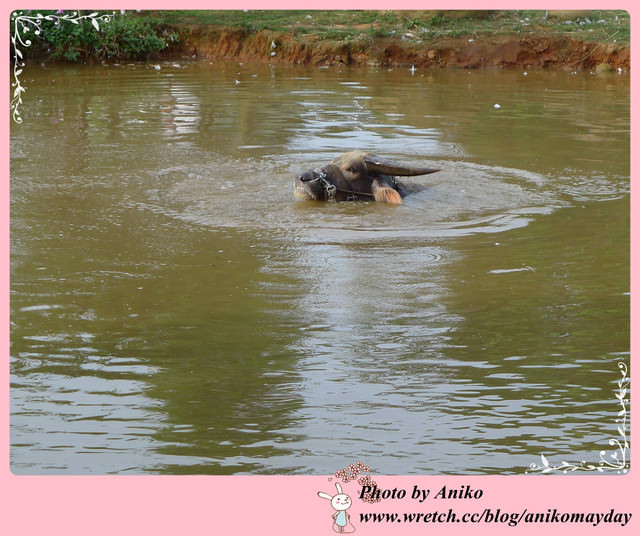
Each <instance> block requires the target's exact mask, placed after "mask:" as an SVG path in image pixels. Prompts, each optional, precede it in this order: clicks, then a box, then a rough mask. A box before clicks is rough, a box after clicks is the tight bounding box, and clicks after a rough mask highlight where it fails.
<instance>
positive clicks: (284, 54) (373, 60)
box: [178, 25, 631, 72]
mask: <svg viewBox="0 0 640 536" xmlns="http://www.w3.org/2000/svg"><path fill="white" fill-rule="evenodd" d="M180 34H181V47H180V50H179V51H178V52H179V53H181V54H184V55H190V56H195V57H197V58H202V59H213V60H236V61H242V62H252V61H259V62H265V63H275V64H277V63H286V64H309V65H339V64H346V65H377V66H409V65H415V66H416V67H453V68H456V67H457V68H465V69H473V68H499V67H517V68H526V69H536V68H555V69H571V70H580V69H585V70H596V69H597V70H598V71H599V72H605V71H607V70H616V69H618V68H619V69H622V70H629V69H630V66H631V51H630V46H629V45H628V44H616V43H612V42H610V43H607V42H588V41H581V40H578V39H575V38H572V37H569V36H563V35H549V34H544V33H530V34H526V35H524V34H523V35H500V36H491V37H489V36H486V37H482V36H480V37H474V38H470V37H468V36H465V37H458V38H440V39H437V40H431V41H429V40H426V39H415V38H414V36H413V35H411V34H410V33H408V34H406V35H402V36H399V37H369V36H367V37H363V38H356V39H353V40H349V41H345V40H340V41H331V40H327V39H321V38H319V37H317V36H314V35H313V34H308V35H304V36H295V35H294V34H288V33H279V32H273V31H266V30H263V31H259V32H250V31H248V30H244V29H234V28H219V27H211V26H192V25H190V26H184V27H182V28H180Z"/></svg>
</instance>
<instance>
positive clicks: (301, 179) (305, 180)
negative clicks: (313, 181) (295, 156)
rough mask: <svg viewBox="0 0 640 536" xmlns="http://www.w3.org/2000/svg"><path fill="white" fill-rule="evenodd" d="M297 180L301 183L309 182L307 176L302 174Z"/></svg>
mask: <svg viewBox="0 0 640 536" xmlns="http://www.w3.org/2000/svg"><path fill="white" fill-rule="evenodd" d="M298 179H299V180H300V181H302V182H307V181H308V180H309V175H307V174H306V173H302V174H301V175H298Z"/></svg>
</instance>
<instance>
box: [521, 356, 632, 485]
mask: <svg viewBox="0 0 640 536" xmlns="http://www.w3.org/2000/svg"><path fill="white" fill-rule="evenodd" d="M618 368H619V369H620V372H621V374H622V378H620V379H619V380H618V391H617V393H616V395H615V396H616V398H617V399H618V401H619V402H620V411H618V418H617V419H616V422H617V423H619V424H618V437H617V438H613V439H609V445H611V446H612V447H616V449H617V450H615V451H614V452H611V453H610V454H609V456H607V451H605V450H601V451H600V461H598V462H593V463H588V462H586V461H582V462H580V463H568V462H564V461H563V462H562V463H560V465H551V464H550V463H549V460H547V458H545V456H544V454H541V455H540V460H541V462H542V465H538V464H536V463H532V464H531V465H530V466H529V469H527V471H525V472H527V473H530V472H539V473H550V472H552V471H562V472H563V473H568V472H569V471H597V472H600V473H602V472H604V471H606V470H609V471H616V472H617V473H618V474H623V473H627V472H628V471H629V461H628V460H627V451H628V450H629V441H628V440H627V406H628V405H629V400H628V399H627V394H628V393H629V383H630V380H629V377H628V376H627V372H628V368H627V365H626V364H625V363H624V362H619V363H618Z"/></svg>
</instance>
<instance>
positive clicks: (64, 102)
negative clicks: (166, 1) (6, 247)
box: [11, 62, 630, 474]
mask: <svg viewBox="0 0 640 536" xmlns="http://www.w3.org/2000/svg"><path fill="white" fill-rule="evenodd" d="M159 67H160V69H156V68H154V66H153V65H146V64H121V65H110V66H66V65H64V66H57V67H54V66H46V67H42V66H39V65H37V64H35V63H34V64H33V65H28V66H27V68H26V69H25V71H24V72H23V74H22V77H23V84H24V85H25V86H26V87H27V91H26V93H24V95H23V101H24V102H23V105H22V109H21V111H22V116H23V119H24V122H23V123H22V124H21V125H17V124H12V128H11V469H12V471H13V472H14V473H18V474H26V473H28V474H43V473H65V474H85V473H92V474H107V473H109V474H110V473H170V474H183V473H202V474H234V473H242V474H267V473H269V474H274V473H275V474H328V473H333V472H334V471H336V470H338V469H340V468H342V467H344V466H346V465H347V464H349V463H354V462H356V461H358V460H362V461H364V462H365V463H366V464H368V465H370V466H371V468H372V471H373V472H374V473H377V474H417V473H436V474H486V473H488V474H513V473H517V474H522V473H524V472H525V470H526V469H527V468H528V467H529V465H530V464H531V463H538V462H539V461H540V454H544V455H545V456H546V457H547V459H548V460H550V462H551V463H554V464H559V463H560V462H562V461H566V462H569V463H573V462H577V463H579V462H580V461H582V460H586V461H588V462H597V461H598V460H599V456H600V452H601V451H603V450H604V451H606V456H607V457H608V458H609V457H610V456H620V453H619V452H616V450H615V448H614V447H613V446H610V444H609V440H610V439H612V438H616V436H618V432H617V428H618V425H619V423H618V422H617V421H616V419H617V418H618V411H619V410H620V403H619V401H618V400H617V399H616V397H615V395H616V393H617V388H618V381H619V380H620V378H621V374H620V370H619V368H618V363H620V362H624V363H627V364H628V362H629V346H630V343H629V329H630V328H629V212H630V211H629V182H630V180H629V178H630V164H629V156H630V141H629V140H630V126H629V77H628V75H611V76H607V77H596V76H592V75H590V74H587V73H577V74H576V73H570V72H529V73H527V74H525V73H522V72H520V71H473V72H468V71H462V70H461V71H421V70H418V71H416V72H415V73H414V74H412V73H411V72H410V71H409V70H408V69H393V70H387V69H382V68H381V69H374V68H370V69H349V68H342V69H339V68H330V69H322V68H305V67H296V68H293V67H279V66H278V67H273V66H267V65H241V64H235V63H233V64H232V63H229V64H213V63H209V62H198V63H185V62H179V63H162V64H160V66H159ZM496 104H497V105H499V107H497V106H494V105H496ZM352 149H365V150H369V151H371V152H375V153H377V154H380V155H383V156H387V157H391V158H394V159H396V160H401V161H405V162H413V163H419V164H423V165H427V166H430V167H439V168H442V171H441V172H439V173H437V174H434V175H429V176H426V177H417V178H412V179H407V180H410V181H412V182H413V181H414V182H416V183H418V184H421V185H423V186H425V188H424V190H422V191H421V192H419V193H416V194H414V195H411V196H409V197H407V198H406V199H405V203H404V204H403V205H401V206H389V205H382V204H375V203H365V202H357V203H340V204H331V203H329V204H327V203H324V204H323V203H314V202H306V201H297V200H295V199H294V197H293V177H294V175H295V174H296V173H298V172H299V171H301V170H304V169H308V168H311V167H319V166H320V165H322V164H324V163H326V162H327V161H328V160H330V159H332V158H333V157H334V156H336V155H338V154H340V153H341V152H344V151H346V150H352Z"/></svg>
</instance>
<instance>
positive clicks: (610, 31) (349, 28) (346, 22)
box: [146, 10, 630, 43]
mask: <svg viewBox="0 0 640 536" xmlns="http://www.w3.org/2000/svg"><path fill="white" fill-rule="evenodd" d="M146 16H151V17H152V18H154V19H156V20H157V21H158V22H160V23H162V24H169V25H177V26H180V25H207V26H213V27H228V28H242V29H245V30H247V31H249V32H259V31H262V30H268V31H272V32H280V33H291V34H293V35H294V36H304V35H308V34H312V35H314V36H317V37H318V38H320V39H327V40H336V39H343V40H352V39H357V38H359V37H361V36H362V35H363V34H364V35H367V34H368V35H371V36H372V37H392V36H399V37H403V36H404V37H405V38H406V39H409V38H411V37H412V36H413V37H414V38H422V39H427V40H437V39H440V38H445V37H459V36H470V37H474V36H475V37H480V36H499V35H507V34H516V35H518V34H526V33H531V32H534V33H546V34H549V35H556V36H557V35H571V36H572V37H574V38H575V39H579V40H585V41H608V40H611V39H613V38H615V39H616V40H617V42H619V43H629V40H630V21H629V14H628V13H627V12H625V11H603V10H601V11H533V10H519V11H515V10H512V11H486V10H478V11H302V10H298V11H278V10H275V11H242V10H237V11H155V12H150V13H148V14H147V15H146ZM407 34H411V35H407Z"/></svg>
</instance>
